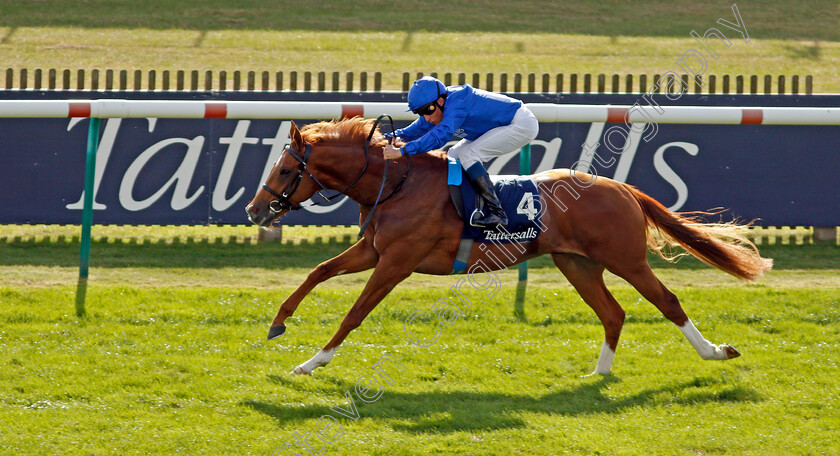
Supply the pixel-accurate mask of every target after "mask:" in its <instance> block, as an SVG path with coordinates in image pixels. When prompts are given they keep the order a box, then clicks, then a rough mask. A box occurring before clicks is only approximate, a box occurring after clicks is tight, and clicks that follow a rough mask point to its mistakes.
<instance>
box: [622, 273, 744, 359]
mask: <svg viewBox="0 0 840 456" xmlns="http://www.w3.org/2000/svg"><path fill="white" fill-rule="evenodd" d="M610 271H611V272H613V273H615V274H616V275H618V276H620V277H621V278H623V279H624V280H626V281H627V282H629V283H630V284H631V285H633V287H634V288H636V290H638V291H639V293H641V294H642V296H644V297H645V299H647V300H648V301H650V302H651V303H653V305H655V306H656V308H657V309H659V311H660V312H662V314H663V315H664V316H665V318H667V319H668V320H671V321H672V322H673V323H674V324H676V325H677V326H678V327H679V328H680V331H682V333H683V334H684V335H685V337H686V339H688V341H689V343H691V346H692V347H694V350H696V351H697V354H698V355H700V357H701V358H703V359H706V360H712V359H717V360H725V359H731V358H737V357H739V356H741V353H739V352H738V350H736V349H735V348H733V347H732V346H731V345H729V344H722V345H715V344H713V343H711V342H709V341H708V340H706V338H704V337H703V335H702V334H700V331H699V330H698V329H697V328H696V327H695V326H694V323H692V322H691V320H690V319H689V318H688V316H687V315H686V313H685V311H684V310H683V308H682V306H681V305H680V301H679V300H678V299H677V296H676V295H674V293H672V292H671V291H670V290H668V289H667V288H666V287H665V285H663V284H662V282H660V281H659V279H657V278H656V275H654V273H653V271H652V270H651V269H650V266H649V265H648V264H647V261H644V263H642V264H640V265H638V266H637V267H635V268H622V269H621V270H613V269H612V268H610Z"/></svg>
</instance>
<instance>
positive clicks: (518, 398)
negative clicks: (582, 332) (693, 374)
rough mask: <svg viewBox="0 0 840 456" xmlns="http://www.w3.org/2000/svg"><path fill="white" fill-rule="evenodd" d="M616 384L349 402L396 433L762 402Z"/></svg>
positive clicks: (679, 387) (742, 392)
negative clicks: (627, 389) (630, 389)
mask: <svg viewBox="0 0 840 456" xmlns="http://www.w3.org/2000/svg"><path fill="white" fill-rule="evenodd" d="M270 380H271V381H275V382H277V383H280V384H283V385H284V386H287V387H290V388H293V389H301V387H302V386H303V388H304V389H305V390H306V391H311V392H316V391H317V392H320V393H325V394H330V395H331V396H333V397H336V398H338V397H342V396H344V393H345V392H346V391H352V389H353V384H350V383H347V382H343V381H335V380H333V381H329V382H328V383H321V384H320V385H318V386H317V387H315V388H313V389H310V387H311V386H312V385H308V384H307V385H305V386H304V385H303V384H302V383H299V382H295V381H292V380H286V379H282V377H272V378H270ZM320 380H321V378H320V377H319V381H320ZM618 381H620V380H619V379H618V378H616V377H614V376H606V377H601V378H599V379H597V380H595V381H591V382H586V383H585V384H582V385H579V386H576V387H574V388H571V389H567V390H560V391H553V392H550V393H548V394H545V395H543V396H537V397H535V396H528V395H517V394H504V393H494V392H473V391H432V392H422V393H402V392H400V393H396V392H391V391H387V390H386V391H385V393H384V394H383V395H382V397H381V398H380V399H379V400H377V401H376V402H374V403H372V404H367V403H364V402H362V401H360V400H359V399H358V397H357V396H355V395H353V400H354V403H355V405H356V407H357V409H358V413H359V416H360V417H362V418H373V419H377V420H392V419H393V420H398V421H399V422H397V423H394V424H392V425H391V427H392V428H393V429H394V430H396V431H401V432H410V433H448V432H460V431H487V430H495V429H509V428H522V427H525V425H526V423H525V422H524V421H523V420H522V419H521V418H519V417H517V416H513V415H514V414H518V413H522V412H525V413H542V414H548V415H564V416H577V415H593V414H617V413H622V412H624V411H625V410H628V409H631V408H635V407H655V406H663V405H668V404H680V403H685V404H706V403H737V402H759V401H760V400H761V396H760V395H759V394H758V393H757V392H755V391H754V390H752V389H750V388H748V387H744V386H728V387H725V388H722V389H716V391H709V390H708V387H713V386H719V385H720V384H721V381H720V380H715V379H710V378H707V377H698V378H695V379H692V380H688V381H684V382H680V383H676V384H672V385H662V386H657V387H652V388H649V389H646V390H644V391H641V392H639V393H636V394H633V395H630V396H627V397H623V398H621V399H614V398H611V397H609V396H607V395H605V394H604V389H605V387H606V386H608V385H610V384H611V383H615V382H618ZM308 383H312V382H308ZM351 394H352V393H351ZM240 405H242V406H245V407H249V408H251V409H253V410H256V411H258V412H260V413H263V414H265V415H267V416H269V417H271V418H273V419H275V420H276V421H277V422H278V424H280V425H282V426H288V425H290V424H292V425H294V424H296V423H300V422H301V421H304V420H308V419H317V418H319V417H321V416H324V415H333V416H335V417H338V418H341V415H340V414H338V413H337V412H336V411H334V410H332V408H333V407H341V408H343V409H347V408H348V407H349V404H348V403H347V401H346V400H345V399H340V400H336V403H335V404H334V405H333V406H323V405H310V406H302V407H295V406H288V405H280V404H276V403H272V402H266V401H257V400H249V401H244V402H241V403H240ZM403 420H410V421H411V423H405V422H404V421H403Z"/></svg>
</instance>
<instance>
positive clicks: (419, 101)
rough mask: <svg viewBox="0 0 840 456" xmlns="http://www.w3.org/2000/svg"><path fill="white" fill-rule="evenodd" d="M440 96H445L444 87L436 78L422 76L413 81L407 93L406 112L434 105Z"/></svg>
mask: <svg viewBox="0 0 840 456" xmlns="http://www.w3.org/2000/svg"><path fill="white" fill-rule="evenodd" d="M440 96H444V97H445V96H446V86H445V85H443V83H442V82H440V81H439V80H438V79H437V78H433V77H431V76H423V77H422V78H420V79H418V80H416V81H414V84H413V85H412V86H411V89H410V90H409V91H408V110H409V111H416V110H418V109H420V108H422V107H423V106H426V105H428V104H431V103H434V102H435V101H437V99H438V98H439V97H440Z"/></svg>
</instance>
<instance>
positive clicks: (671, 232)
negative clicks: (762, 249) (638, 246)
mask: <svg viewBox="0 0 840 456" xmlns="http://www.w3.org/2000/svg"><path fill="white" fill-rule="evenodd" d="M626 187H627V188H628V189H629V190H630V192H631V193H632V194H633V196H634V197H635V198H636V201H638V202H639V206H641V208H642V212H644V214H645V219H646V220H647V223H648V225H649V226H648V227H647V228H646V230H647V242H648V247H650V249H651V250H653V252H654V253H656V254H657V255H658V256H659V257H661V258H663V259H665V260H666V261H671V262H672V261H674V260H675V259H676V258H678V257H679V256H681V255H684V254H678V255H671V256H668V255H667V254H666V252H665V250H666V248H669V247H676V246H677V245H679V246H682V247H683V248H684V249H685V250H686V251H688V253H690V254H692V255H694V256H695V257H697V259H699V260H700V261H702V262H704V263H706V264H708V265H709V266H712V267H715V268H718V269H720V270H722V271H724V272H728V273H729V274H732V275H734V276H735V277H738V278H740V279H743V280H747V281H752V280H755V279H756V278H758V277H760V276H761V275H762V274H763V273H764V272H766V271H769V270H770V269H771V268H772V267H773V260H772V259H769V258H762V257H761V255H759V253H758V248H757V247H756V246H755V244H753V243H752V242H751V241H750V240H749V239H747V238H746V237H745V236H744V235H743V232H744V231H745V230H746V228H747V227H748V226H749V225H740V224H737V223H735V222H729V223H704V222H702V221H701V220H700V216H703V215H716V214H719V213H720V212H681V213H678V212H672V211H670V210H668V209H667V208H665V206H663V205H662V204H660V203H659V202H658V201H656V200H655V199H653V198H651V197H650V196H648V195H646V194H644V193H642V192H641V191H640V190H638V189H636V188H635V187H632V186H630V185H626ZM650 227H653V228H655V231H656V233H658V234H659V236H657V234H656V233H654V232H653V230H651V229H650ZM662 234H664V236H663V235H662Z"/></svg>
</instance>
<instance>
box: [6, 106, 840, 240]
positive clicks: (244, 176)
mask: <svg viewBox="0 0 840 456" xmlns="http://www.w3.org/2000/svg"><path fill="white" fill-rule="evenodd" d="M512 96H515V97H517V98H519V99H521V100H523V101H525V102H528V103H569V104H601V105H603V104H614V105H634V104H635V103H641V99H640V98H639V96H638V95H633V94H626V95H617V94H512ZM404 97H405V95H404V94H403V93H394V92H391V93H385V92H383V93H344V92H335V93H332V92H279V93H257V92H225V93H216V92H89V91H83V92H67V91H58V92H48V91H5V92H0V99H22V100H45V99H56V98H62V99H83V98H115V99H182V100H183V99H199V100H212V99H218V100H260V101H273V100H286V101H342V102H362V101H370V102H395V101H402V100H404ZM649 101H650V100H649ZM657 101H658V102H659V105H661V106H662V108H663V109H667V107H668V106H669V105H670V106H692V105H694V106H742V107H749V106H793V107H805V106H819V107H837V106H840V96H816V95H811V96H796V95H688V94H685V95H682V96H681V97H679V99H677V100H670V99H666V98H665V97H664V96H662V97H660V99H658V100H657ZM317 120H325V119H295V122H296V123H297V124H298V125H302V124H306V123H309V122H313V121H317ZM651 120H652V121H651V122H650V123H647V124H633V125H632V128H628V127H625V128H624V129H623V130H622V129H620V128H618V127H619V126H622V127H624V124H623V123H602V122H595V123H542V124H541V125H540V134H539V136H538V137H537V139H535V140H534V141H533V142H532V152H531V155H532V165H531V169H532V171H533V172H539V171H544V170H547V169H551V168H575V169H579V170H587V171H589V172H592V173H595V174H597V175H598V176H599V177H609V178H612V179H616V180H619V181H622V182H627V183H630V184H632V185H634V186H636V187H638V188H640V189H641V190H642V191H644V192H646V193H648V194H650V195H651V196H653V197H654V198H656V199H657V200H658V201H660V202H661V203H662V204H664V205H665V206H666V207H669V208H670V209H672V210H679V211H694V210H708V209H712V208H721V207H723V208H729V209H731V212H730V213H729V214H730V215H728V216H727V218H732V217H737V218H739V219H741V220H753V219H758V220H757V224H759V225H814V226H836V225H840V213H838V211H837V208H838V207H840V179H838V175H840V160H838V159H837V155H838V153H840V127H838V126H766V125H666V124H658V125H657V124H656V123H655V119H651ZM406 124H407V123H406V122H401V123H399V124H398V128H399V127H401V126H405V125H406ZM87 125H88V120H87V119H82V118H71V119H0V160H2V164H3V166H2V167H0V195H2V198H0V224H22V223H47V224H77V223H79V222H80V220H81V209H82V197H83V193H82V188H83V182H84V161H85V143H86V138H87ZM289 125H290V121H289V120H226V119H209V120H208V119H201V120H185V119H155V118H148V119H103V121H102V132H101V136H100V146H99V149H98V155H97V163H96V180H95V185H94V222H95V223H100V224H106V223H107V224H243V223H248V220H247V217H246V215H245V210H244V208H245V205H246V204H247V203H248V201H250V199H251V198H252V197H253V195H254V194H255V192H256V191H257V189H258V188H259V187H260V185H261V183H262V182H263V181H264V180H265V177H266V174H267V173H268V171H269V169H270V168H271V165H272V164H273V163H274V161H275V160H276V159H277V157H278V156H279V154H280V152H281V151H282V150H283V147H284V146H285V145H286V144H288V142H289V137H288V133H289ZM488 169H489V170H490V172H491V174H517V173H518V171H519V158H518V154H516V153H514V154H510V155H507V156H503V157H500V158H498V159H496V160H495V161H493V162H490V163H489V164H488ZM440 190H441V191H442V192H445V191H446V189H440ZM358 222H359V216H358V205H357V204H356V203H354V202H353V201H350V200H347V199H346V198H344V197H341V198H337V199H336V200H334V202H333V203H332V204H330V205H328V206H314V207H310V208H308V209H306V210H301V211H296V212H294V213H291V214H289V215H287V216H285V217H284V218H283V223H284V224H304V225H353V224H357V223H358Z"/></svg>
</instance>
